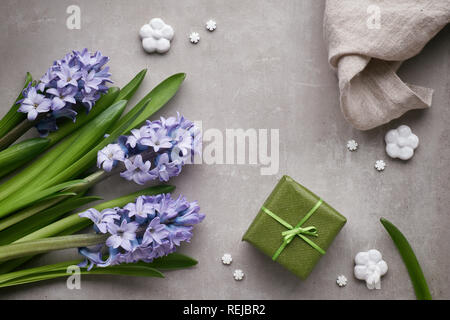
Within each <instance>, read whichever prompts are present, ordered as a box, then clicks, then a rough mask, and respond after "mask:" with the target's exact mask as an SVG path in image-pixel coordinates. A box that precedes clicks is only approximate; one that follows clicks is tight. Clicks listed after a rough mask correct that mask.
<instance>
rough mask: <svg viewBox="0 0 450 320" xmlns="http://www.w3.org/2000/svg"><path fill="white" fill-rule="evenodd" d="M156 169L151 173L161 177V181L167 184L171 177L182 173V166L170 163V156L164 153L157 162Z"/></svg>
mask: <svg viewBox="0 0 450 320" xmlns="http://www.w3.org/2000/svg"><path fill="white" fill-rule="evenodd" d="M156 162H157V164H156V168H154V169H153V170H152V171H150V172H151V173H152V174H153V175H154V176H157V177H159V180H161V181H164V182H167V181H169V178H170V177H175V176H177V175H178V174H179V173H180V172H181V166H179V165H178V164H177V163H174V162H170V161H169V155H168V154H167V153H163V154H162V155H160V156H159V158H158V159H157V160H156Z"/></svg>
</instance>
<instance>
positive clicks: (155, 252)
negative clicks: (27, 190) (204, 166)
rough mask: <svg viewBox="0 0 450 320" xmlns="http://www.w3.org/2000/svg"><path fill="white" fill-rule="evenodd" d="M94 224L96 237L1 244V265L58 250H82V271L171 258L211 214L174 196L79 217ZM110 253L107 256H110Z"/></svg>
mask: <svg viewBox="0 0 450 320" xmlns="http://www.w3.org/2000/svg"><path fill="white" fill-rule="evenodd" d="M79 216H80V217H82V218H87V219H90V220H91V221H92V222H93V223H94V230H95V231H96V233H95V234H93V233H91V234H78V235H71V236H61V237H51V238H44V239H39V240H33V241H24V242H20V243H15V244H10V245H5V246H0V262H4V261H8V260H11V259H15V258H20V257H25V256H30V255H35V254H39V253H44V252H49V251H53V250H60V249H67V248H77V247H79V253H80V254H81V255H82V256H84V257H85V261H84V262H83V263H81V264H80V266H81V267H84V266H87V265H89V268H88V270H90V269H92V268H93V267H94V266H98V267H108V266H112V265H118V264H123V263H135V262H138V261H143V262H147V263H150V262H152V261H153V260H154V259H156V258H159V257H163V256H167V255H169V254H170V253H173V252H175V251H176V248H177V247H178V246H180V244H181V243H182V242H189V241H190V240H191V238H192V235H193V234H192V232H193V227H194V225H196V224H199V223H200V222H201V221H202V220H203V219H204V218H205V216H204V215H203V214H202V213H200V207H199V206H198V204H197V202H196V201H194V202H188V201H187V200H186V198H184V197H183V196H180V197H179V198H177V199H173V198H172V197H171V195H170V194H159V195H155V196H139V197H138V198H137V199H136V201H135V202H133V203H129V204H127V205H126V206H124V207H123V208H119V207H116V208H108V209H105V210H102V211H101V212H99V211H97V210H95V209H89V210H87V211H85V212H82V213H80V214H79ZM105 251H106V252H108V254H107V257H104V253H105Z"/></svg>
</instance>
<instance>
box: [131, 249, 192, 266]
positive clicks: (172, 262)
mask: <svg viewBox="0 0 450 320" xmlns="http://www.w3.org/2000/svg"><path fill="white" fill-rule="evenodd" d="M136 264H142V265H144V264H145V265H148V266H150V267H153V268H156V269H160V270H173V269H181V268H189V267H193V266H195V265H197V264H198V261H197V260H195V259H193V258H191V257H189V256H186V255H184V254H181V253H176V252H175V253H171V254H169V255H168V256H165V257H161V258H158V259H155V260H153V261H152V262H150V263H145V262H137V263H136Z"/></svg>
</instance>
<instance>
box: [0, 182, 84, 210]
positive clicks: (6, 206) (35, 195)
mask: <svg viewBox="0 0 450 320" xmlns="http://www.w3.org/2000/svg"><path fill="white" fill-rule="evenodd" d="M83 183H86V181H85V180H82V179H79V180H73V181H68V182H64V183H61V184H58V185H55V186H53V187H50V188H47V189H44V190H42V191H35V192H31V193H29V194H25V195H24V196H22V197H18V198H17V199H16V198H14V199H12V198H8V199H6V200H5V201H3V202H2V204H1V207H0V217H5V216H7V215H9V214H11V213H12V212H14V211H17V210H19V209H22V208H24V207H27V206H29V205H30V204H32V203H34V202H37V201H39V200H42V199H44V198H46V197H48V196H50V195H52V194H54V193H57V192H59V191H61V190H65V189H67V188H68V187H74V186H78V185H80V184H83Z"/></svg>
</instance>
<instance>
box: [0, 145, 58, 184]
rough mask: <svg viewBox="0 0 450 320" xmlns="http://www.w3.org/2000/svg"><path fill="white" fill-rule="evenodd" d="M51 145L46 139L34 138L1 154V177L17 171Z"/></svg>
mask: <svg viewBox="0 0 450 320" xmlns="http://www.w3.org/2000/svg"><path fill="white" fill-rule="evenodd" d="M49 145H50V140H49V139H46V138H33V139H28V140H25V141H23V142H19V143H17V144H15V145H13V146H11V147H9V148H7V149H5V150H3V151H1V152H0V177H3V176H5V175H6V174H8V173H10V172H12V171H13V170H15V169H17V168H18V167H20V166H21V165H23V164H24V163H25V162H27V161H29V159H34V158H36V157H37V156H38V155H39V154H40V153H41V152H42V151H44V150H45V149H47V147H48V146H49Z"/></svg>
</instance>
